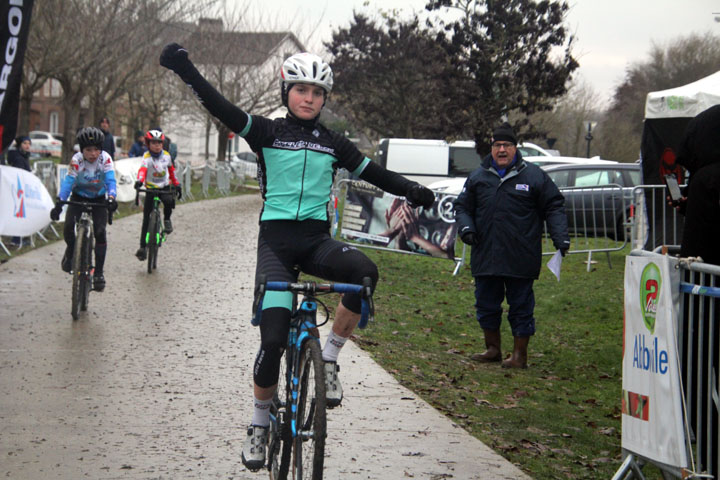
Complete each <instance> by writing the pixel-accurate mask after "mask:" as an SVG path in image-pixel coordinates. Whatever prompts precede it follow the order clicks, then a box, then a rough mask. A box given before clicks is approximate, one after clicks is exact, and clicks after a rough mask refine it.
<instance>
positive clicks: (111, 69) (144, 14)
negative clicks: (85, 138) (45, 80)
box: [30, 0, 212, 163]
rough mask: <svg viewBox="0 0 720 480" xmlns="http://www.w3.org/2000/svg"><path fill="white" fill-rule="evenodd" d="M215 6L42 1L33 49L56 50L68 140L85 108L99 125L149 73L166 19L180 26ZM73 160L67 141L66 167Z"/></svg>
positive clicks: (137, 0) (176, 1)
mask: <svg viewBox="0 0 720 480" xmlns="http://www.w3.org/2000/svg"><path fill="white" fill-rule="evenodd" d="M210 3H212V1H211V0H203V1H201V2H189V1H184V0H116V1H114V2H97V1H93V0H40V1H39V2H37V5H36V8H35V12H34V16H33V24H32V26H31V31H32V32H33V35H34V39H35V40H34V42H33V45H34V46H35V47H36V48H39V50H40V52H42V49H44V48H45V49H47V48H48V47H47V46H48V45H51V46H52V48H51V49H48V51H49V52H51V57H52V61H51V60H50V59H48V64H49V65H52V66H53V68H52V69H51V70H50V69H49V70H48V73H47V76H49V77H52V78H55V79H57V80H58V82H60V85H61V87H62V91H63V92H62V98H61V105H62V108H63V112H64V118H65V122H64V125H63V132H62V133H63V137H64V138H65V139H72V138H74V136H75V135H74V134H75V131H76V129H77V128H78V127H79V126H80V112H81V108H82V107H85V108H87V109H88V110H89V112H90V116H91V117H92V118H90V122H89V123H93V124H94V123H96V120H97V117H98V116H99V115H101V114H102V113H101V110H102V111H105V110H108V109H110V107H109V105H110V104H111V103H112V102H113V101H115V100H117V99H118V98H119V97H120V96H121V95H122V94H123V93H124V92H125V91H127V89H128V88H129V86H130V85H131V84H132V81H133V80H134V79H137V78H138V76H139V75H140V73H141V72H142V71H143V70H144V66H145V65H146V64H147V58H148V54H149V53H150V52H151V51H152V50H153V48H152V47H153V46H155V55H157V43H158V42H157V41H158V39H160V38H161V35H162V34H163V32H164V30H163V25H164V23H163V22H161V21H160V19H161V18H162V20H163V21H164V22H167V21H168V20H175V21H178V22H179V21H180V20H182V19H184V18H187V17H188V16H190V15H193V14H194V13H196V12H198V11H201V10H202V9H203V8H205V7H207V5H208V4H210ZM33 54H34V53H31V54H30V55H31V56H32V55H33ZM153 63H156V61H154V62H153ZM86 121H87V120H86ZM71 155H72V141H65V142H64V143H63V152H62V160H63V162H64V163H67V162H69V160H70V157H71Z"/></svg>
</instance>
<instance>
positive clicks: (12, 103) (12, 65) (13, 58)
mask: <svg viewBox="0 0 720 480" xmlns="http://www.w3.org/2000/svg"><path fill="white" fill-rule="evenodd" d="M32 6H33V0H5V1H1V2H0V142H1V143H0V151H5V150H6V149H7V147H9V146H10V144H11V143H12V141H13V139H14V138H15V131H16V130H17V123H18V107H19V105H20V80H21V78H22V70H23V59H24V57H25V46H26V45H27V38H28V32H29V31H30V14H31V13H32Z"/></svg>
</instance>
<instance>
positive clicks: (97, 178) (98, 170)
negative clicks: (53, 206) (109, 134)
mask: <svg viewBox="0 0 720 480" xmlns="http://www.w3.org/2000/svg"><path fill="white" fill-rule="evenodd" d="M71 193H74V194H76V195H79V196H81V197H85V198H91V199H94V198H100V197H105V195H106V194H107V195H108V196H110V197H115V196H116V195H117V188H116V184H115V168H114V166H113V161H112V157H110V155H109V154H108V153H107V152H105V151H103V152H101V153H100V156H99V157H98V159H97V160H96V161H94V162H92V163H91V162H88V161H87V160H85V159H84V158H83V155H82V153H81V152H78V153H76V154H75V155H73V157H72V160H71V161H70V168H68V173H67V176H66V177H65V179H64V180H63V182H62V185H60V193H59V194H58V197H59V198H60V200H63V201H64V200H67V199H68V197H70V194H71Z"/></svg>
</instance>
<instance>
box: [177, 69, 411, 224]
mask: <svg viewBox="0 0 720 480" xmlns="http://www.w3.org/2000/svg"><path fill="white" fill-rule="evenodd" d="M179 75H180V77H181V78H182V79H183V80H184V81H185V82H186V83H187V84H188V85H189V86H190V87H192V89H193V91H194V92H195V94H196V95H197V98H198V99H199V100H200V101H201V102H202V104H203V105H205V107H206V108H207V109H208V111H209V112H210V113H211V114H212V115H213V116H214V117H216V118H217V119H218V120H220V121H221V122H223V123H224V124H225V125H226V126H227V127H228V128H229V129H230V130H232V131H233V132H235V133H237V134H239V135H240V136H242V137H243V138H245V140H246V141H247V142H248V144H249V145H250V147H251V148H252V150H253V151H254V152H255V153H256V154H257V155H258V161H259V170H258V172H259V173H258V175H259V176H260V179H259V180H260V188H261V189H262V195H263V199H264V200H265V204H264V206H263V212H262V215H261V216H260V220H261V221H265V220H294V221H303V220H325V221H326V220H327V203H328V201H329V200H330V189H331V188H332V182H333V175H334V173H335V171H336V170H337V169H338V168H345V169H347V170H349V171H350V172H352V173H353V174H355V175H357V176H359V177H360V178H361V179H362V180H366V181H368V182H370V183H372V184H373V185H375V186H377V187H379V188H381V189H382V190H384V191H386V192H389V193H392V194H393V195H399V196H404V195H406V193H407V192H408V190H409V189H410V187H411V186H412V185H413V184H415V182H411V181H409V180H407V179H406V178H404V177H403V176H402V175H399V174H397V173H395V172H392V171H390V170H386V169H385V168H383V167H381V166H380V165H379V164H377V163H375V162H372V161H370V159H369V158H367V157H365V156H364V155H363V154H362V153H360V151H359V150H358V149H357V147H355V145H354V144H353V143H352V142H351V141H350V140H348V139H347V138H345V137H343V136H342V135H340V134H338V133H336V132H333V131H332V130H328V129H327V128H325V127H324V126H322V125H321V124H320V123H319V122H317V121H316V120H299V119H297V118H295V117H292V116H291V115H288V116H286V117H285V118H279V119H275V120H270V119H269V118H266V117H262V116H257V115H249V114H248V113H246V112H245V111H243V110H242V109H240V108H238V107H237V106H235V105H233V104H232V103H231V102H230V101H228V100H227V99H226V98H225V97H223V96H222V95H221V94H220V92H218V91H217V90H215V88H214V87H213V86H212V85H210V84H209V83H208V81H207V80H206V79H205V78H204V77H203V76H202V75H201V74H200V72H198V70H197V69H196V68H195V67H194V66H193V65H192V64H189V65H187V66H186V68H185V70H184V71H183V72H182V73H181V74H179Z"/></svg>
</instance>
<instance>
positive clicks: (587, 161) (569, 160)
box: [523, 155, 618, 167]
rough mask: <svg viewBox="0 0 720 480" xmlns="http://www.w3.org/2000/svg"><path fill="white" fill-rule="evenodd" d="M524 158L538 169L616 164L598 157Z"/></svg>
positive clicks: (613, 161)
mask: <svg viewBox="0 0 720 480" xmlns="http://www.w3.org/2000/svg"><path fill="white" fill-rule="evenodd" d="M523 158H525V160H527V161H528V162H530V163H534V164H535V165H537V166H538V167H546V166H549V165H568V164H572V165H598V164H608V163H618V162H616V161H615V160H603V159H602V158H600V157H592V158H578V157H562V156H555V155H553V156H552V157H530V158H526V157H523Z"/></svg>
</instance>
